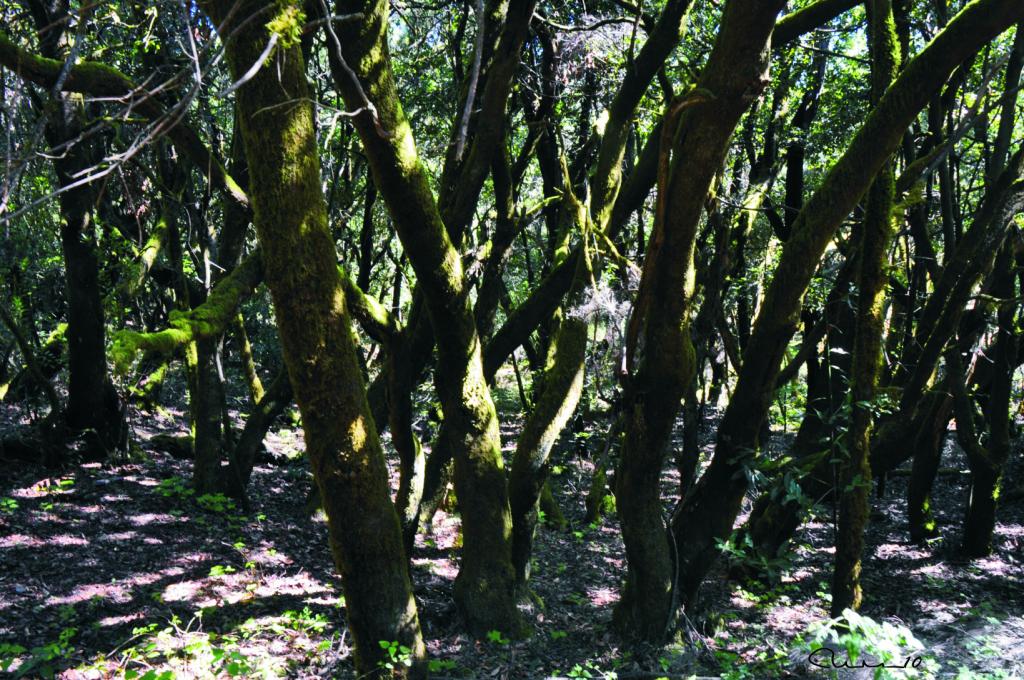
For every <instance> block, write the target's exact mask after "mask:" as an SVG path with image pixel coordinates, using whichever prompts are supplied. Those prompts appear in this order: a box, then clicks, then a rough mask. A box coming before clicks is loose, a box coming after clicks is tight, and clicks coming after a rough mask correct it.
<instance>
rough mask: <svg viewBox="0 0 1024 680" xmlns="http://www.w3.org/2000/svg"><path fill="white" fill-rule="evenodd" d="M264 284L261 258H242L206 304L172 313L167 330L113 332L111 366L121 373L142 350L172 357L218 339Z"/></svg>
mask: <svg viewBox="0 0 1024 680" xmlns="http://www.w3.org/2000/svg"><path fill="white" fill-rule="evenodd" d="M262 281H263V258H262V257H261V255H260V252H259V251H257V252H255V253H253V254H252V255H249V257H247V258H245V260H243V261H242V263H241V264H239V265H238V267H236V268H235V270H234V271H233V272H231V274H230V275H228V276H227V277H225V278H223V279H221V281H220V283H218V284H217V285H216V286H214V288H213V290H211V291H210V295H209V296H208V297H207V298H206V302H204V303H203V304H201V305H199V306H198V307H196V308H195V309H193V310H190V311H188V312H182V311H178V310H175V311H173V312H171V314H170V319H169V324H170V327H169V328H165V329H164V330H162V331H155V332H153V333H139V332H138V331H133V330H127V329H125V330H120V331H117V332H116V333H114V338H113V340H114V346H113V349H112V350H111V356H112V357H113V360H114V367H115V368H116V370H117V371H118V372H121V373H124V372H127V370H128V369H129V368H130V367H131V364H132V362H134V361H135V357H136V355H137V354H138V353H139V352H140V351H142V350H150V351H152V352H157V353H159V354H162V355H170V354H173V353H174V351H175V350H177V349H178V348H179V347H181V346H182V345H185V344H187V343H189V342H194V341H196V340H203V339H206V338H213V337H217V336H218V335H221V334H222V333H224V332H225V331H226V330H227V329H228V328H229V327H230V326H231V324H232V323H233V322H234V320H235V315H236V314H237V313H238V308H239V307H240V306H241V305H242V303H244V302H245V301H246V300H248V299H249V298H250V297H251V296H252V294H253V291H255V290H256V288H257V287H258V286H259V285H260V283H262Z"/></svg>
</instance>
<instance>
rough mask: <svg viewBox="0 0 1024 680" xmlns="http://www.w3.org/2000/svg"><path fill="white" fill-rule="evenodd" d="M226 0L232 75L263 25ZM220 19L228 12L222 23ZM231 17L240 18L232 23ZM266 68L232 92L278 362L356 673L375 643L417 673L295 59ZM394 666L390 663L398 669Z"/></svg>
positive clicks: (257, 52)
mask: <svg viewBox="0 0 1024 680" xmlns="http://www.w3.org/2000/svg"><path fill="white" fill-rule="evenodd" d="M234 4H235V3H233V2H231V0H210V1H209V2H204V3H203V4H202V6H203V8H204V10H205V11H206V12H207V13H208V14H209V15H210V17H211V19H212V20H213V21H214V22H215V23H216V24H218V25H220V26H221V30H222V31H226V32H230V33H231V35H232V39H231V40H230V41H228V42H227V43H226V45H225V47H226V51H227V57H228V62H229V65H230V67H231V72H232V74H233V76H234V77H235V78H236V79H237V78H240V77H241V76H242V75H243V74H245V73H246V72H247V71H248V70H249V68H250V67H251V66H252V65H253V64H254V63H256V62H257V60H260V59H262V57H261V53H262V52H263V49H264V47H265V46H266V44H267V42H268V40H270V39H271V34H270V30H269V29H268V28H267V25H268V24H266V23H264V22H263V21H246V20H247V19H249V18H251V17H252V16H253V15H255V14H256V13H258V12H261V11H262V10H263V9H264V7H263V5H261V4H260V3H258V2H256V1H255V0H250V1H246V2H243V3H242V4H241V5H240V6H238V7H237V10H236V11H234V12H233V13H232V8H233V5H234ZM274 11H275V12H276V13H277V14H276V15H275V16H274V17H273V19H274V20H275V21H274V22H271V23H270V25H273V24H274V23H275V22H276V23H280V24H283V25H285V26H287V25H288V24H289V22H291V23H296V24H298V25H300V26H301V25H302V23H303V18H302V17H303V15H302V9H301V5H296V4H294V3H290V2H285V3H282V4H280V5H277V6H275V8H274ZM228 17H231V19H228ZM240 22H242V23H240ZM277 40H278V41H279V44H278V46H277V47H276V48H275V50H274V53H273V54H272V55H271V57H270V59H271V62H272V63H271V64H270V65H267V66H264V67H263V68H261V69H260V70H259V71H258V72H257V73H256V75H255V76H254V77H252V78H251V79H250V80H249V81H248V82H246V83H245V84H243V85H242V86H241V87H240V88H239V89H238V90H237V100H236V101H237V107H238V109H237V110H238V115H239V117H240V119H241V133H242V139H243V141H244V144H245V152H246V158H247V159H248V163H249V173H250V178H251V186H252V192H253V197H252V198H253V207H254V215H255V218H254V223H255V225H256V231H257V235H258V237H259V240H260V243H261V246H262V248H263V252H264V253H266V254H267V255H266V257H265V262H264V266H265V272H266V280H267V284H268V287H269V288H270V292H271V296H272V298H273V302H274V312H275V317H276V319H277V325H278V331H279V334H280V337H281V346H282V350H283V354H284V359H285V364H286V366H287V368H288V374H289V377H290V379H291V384H292V385H293V386H294V387H295V393H296V394H295V396H296V400H297V401H298V404H299V410H300V412H301V413H302V422H303V429H304V431H305V437H306V446H307V453H308V455H309V459H310V464H311V467H312V469H313V474H314V478H315V479H316V483H317V486H318V487H319V488H320V493H321V497H322V498H323V501H324V509H325V510H326V512H327V518H328V532H329V537H330V541H331V548H332V553H333V556H334V561H335V565H336V566H337V568H338V570H339V572H340V573H341V578H342V583H343V586H344V590H345V599H346V603H347V614H348V622H349V625H350V627H351V630H352V634H353V638H354V640H355V661H356V669H357V671H358V672H359V673H360V674H362V675H365V676H368V677H383V676H385V675H390V674H391V673H390V672H389V671H386V670H384V668H383V667H382V662H385V661H387V660H388V658H387V654H386V653H385V652H384V650H382V649H381V647H380V645H379V643H380V642H381V641H382V640H383V641H395V642H399V643H400V644H402V645H405V646H407V647H409V648H410V649H411V650H412V652H411V653H412V655H413V658H414V660H415V661H414V663H413V666H412V667H411V668H410V669H409V672H410V673H411V674H413V675H417V676H425V674H426V669H425V662H424V661H425V660H424V655H425V650H424V646H423V639H422V636H421V634H420V628H419V621H418V618H417V614H416V605H415V602H414V601H413V597H412V589H411V585H410V582H409V575H408V570H407V568H406V558H405V553H404V551H403V550H402V539H401V528H400V526H399V522H398V515H397V514H396V513H395V509H394V506H393V505H392V504H391V499H390V496H389V490H388V483H387V468H386V466H385V463H384V456H383V452H382V450H381V445H380V442H379V440H378V438H377V430H376V427H375V425H374V422H373V420H372V418H371V416H370V412H369V407H368V404H367V401H366V388H365V384H364V382H363V378H362V373H361V371H360V368H359V363H358V359H357V356H356V348H355V343H354V340H353V336H352V328H351V321H350V318H349V313H348V309H347V306H346V302H345V294H344V290H343V286H342V280H341V276H340V275H339V272H338V268H337V265H336V263H335V257H336V256H335V248H334V243H333V241H332V239H331V236H330V232H329V230H328V225H327V211H326V204H325V202H324V197H323V193H322V191H321V188H320V164H319V157H318V152H317V145H316V137H315V131H314V121H313V107H312V103H311V101H312V100H311V99H310V95H309V92H308V86H307V83H306V76H305V71H304V68H305V67H304V63H303V58H302V54H301V51H300V50H299V47H298V45H297V44H290V41H288V39H287V36H286V35H281V36H278V38H277ZM399 672H401V671H399Z"/></svg>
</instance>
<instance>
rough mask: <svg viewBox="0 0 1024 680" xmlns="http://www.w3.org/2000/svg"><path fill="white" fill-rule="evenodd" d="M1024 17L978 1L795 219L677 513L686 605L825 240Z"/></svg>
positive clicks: (728, 515) (915, 68) (739, 485)
mask: <svg viewBox="0 0 1024 680" xmlns="http://www.w3.org/2000/svg"><path fill="white" fill-rule="evenodd" d="M1021 17H1024V5H1022V4H1021V3H1019V2H1018V1H1017V0H975V1H974V2H971V3H969V4H968V5H967V6H966V7H965V8H964V9H963V11H961V12H960V14H958V15H957V16H956V17H955V18H954V19H953V20H952V21H951V22H950V23H949V25H948V26H947V27H946V29H945V30H943V31H942V32H941V33H939V34H938V35H937V36H936V37H935V39H934V40H933V41H932V42H931V43H930V44H929V45H928V46H927V47H926V48H925V49H924V50H923V51H922V52H921V53H920V54H918V55H917V57H915V58H914V59H913V60H911V61H910V62H909V64H908V65H907V67H906V68H905V69H904V70H903V72H902V74H901V75H900V77H899V78H897V80H896V82H895V83H894V84H893V86H892V87H890V88H889V90H888V92H886V95H885V96H884V97H883V98H882V101H881V102H879V104H878V106H876V107H874V108H873V109H872V111H871V113H870V114H869V115H868V117H867V119H866V120H865V122H864V124H863V125H862V126H861V128H860V130H859V131H858V132H857V134H856V135H855V136H854V138H853V140H852V141H851V143H850V146H849V148H848V149H847V151H846V152H845V153H844V154H843V156H842V157H841V158H840V160H839V161H838V162H837V163H836V164H835V165H833V167H832V168H831V170H830V171H829V172H828V174H827V175H826V176H825V178H824V179H823V181H822V183H821V185H820V187H819V188H818V190H817V191H815V193H814V194H813V195H812V196H811V198H810V199H809V200H808V201H807V203H806V204H805V206H804V208H803V210H801V211H800V215H799V216H798V217H797V219H796V221H795V222H794V223H793V227H792V232H791V234H790V237H789V239H788V240H787V241H786V244H785V246H784V248H783V251H782V256H781V258H780V260H779V264H778V266H777V267H776V270H775V274H774V276H773V279H772V282H771V285H770V286H769V288H768V290H767V292H766V295H765V298H764V302H763V304H762V306H761V309H760V312H759V313H758V316H757V320H756V321H755V324H754V329H753V331H752V333H751V338H750V343H749V344H748V346H747V350H746V351H745V352H744V355H743V364H742V366H741V367H740V372H739V379H738V381H737V385H736V389H735V390H734V391H733V395H732V399H731V400H730V402H729V406H728V408H727V409H726V412H725V415H724V417H723V419H722V422H721V424H720V425H719V428H718V437H717V442H716V445H715V454H714V457H713V458H712V462H711V465H710V467H709V468H708V470H707V472H706V473H705V474H704V476H703V477H702V478H701V480H700V481H699V482H698V483H697V486H696V488H695V489H694V491H693V493H692V494H691V495H690V497H689V498H688V499H687V500H686V502H685V503H684V504H683V506H682V507H681V508H680V509H679V511H678V512H677V513H676V514H675V517H674V519H673V526H674V530H675V534H676V537H677V539H676V545H677V546H678V547H679V561H678V574H679V584H678V587H679V588H680V589H681V590H682V600H683V602H684V603H687V604H689V603H692V602H693V601H694V600H695V598H696V595H697V590H698V588H699V586H700V584H701V582H702V581H703V580H704V577H705V575H706V574H707V572H708V570H709V569H710V567H711V565H712V564H713V563H714V560H715V558H716V551H715V543H716V541H719V540H724V539H725V538H726V537H728V535H729V533H730V531H731V530H732V527H733V523H734V521H735V519H736V516H737V515H738V514H739V510H740V506H741V504H742V501H743V497H744V495H745V493H746V490H747V483H746V476H745V475H744V474H743V469H744V467H746V466H749V465H750V464H751V463H752V462H753V461H754V460H755V457H756V445H757V435H758V431H759V430H760V428H761V423H762V422H763V421H764V419H765V417H766V416H767V414H768V408H769V404H770V403H771V399H772V396H773V394H774V385H775V380H776V377H777V375H778V372H779V365H780V363H781V361H782V357H783V354H784V352H785V349H786V346H787V344H788V343H789V340H790V338H791V337H792V335H793V332H794V330H795V328H796V323H797V321H798V319H799V313H800V307H801V302H802V299H803V295H804V292H805V291H806V289H807V285H808V283H809V282H810V279H811V276H812V275H813V273H814V271H815V269H816V268H817V265H818V262H819V261H820V259H821V256H822V254H823V253H824V251H825V247H826V245H827V244H828V243H829V241H831V239H832V237H833V235H834V234H835V231H836V230H837V229H838V228H839V225H840V224H841V223H842V221H843V220H844V219H845V218H846V216H847V215H848V214H849V213H850V211H851V210H853V208H854V206H855V205H856V204H857V202H858V200H859V199H860V198H861V196H863V195H864V193H865V192H866V191H867V189H868V186H869V185H870V184H871V181H872V180H873V179H874V177H875V175H876V174H877V173H878V171H879V169H880V168H881V167H882V165H883V163H884V162H885V161H886V159H887V158H889V156H891V155H892V153H893V152H895V150H896V149H897V148H898V146H899V143H900V140H901V139H902V137H903V132H904V131H905V129H906V128H907V126H908V125H909V124H910V122H911V121H912V120H913V118H914V117H915V116H916V115H917V114H918V112H920V111H921V109H922V108H924V106H925V105H926V104H927V103H928V100H929V99H930V98H931V96H932V94H933V93H934V92H935V91H936V90H938V88H939V87H941V85H942V83H944V82H945V81H946V79H947V78H948V77H949V74H950V73H951V72H952V71H953V69H955V68H956V67H957V66H958V65H959V64H960V63H961V62H962V61H963V60H964V59H966V58H967V57H968V56H969V55H971V54H974V51H975V50H977V48H978V47H979V46H980V45H982V44H984V43H985V42H987V41H989V40H991V39H992V38H993V37H995V36H996V35H998V34H999V33H1001V32H1002V31H1004V30H1005V29H1006V28H1007V27H1009V26H1010V25H1011V24H1013V23H1014V22H1016V21H1019V20H1020V19H1021Z"/></svg>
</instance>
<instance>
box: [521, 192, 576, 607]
mask: <svg viewBox="0 0 1024 680" xmlns="http://www.w3.org/2000/svg"><path fill="white" fill-rule="evenodd" d="M562 200H563V205H562V210H561V211H560V212H561V213H562V214H563V216H566V215H568V216H572V217H574V218H575V219H574V220H573V221H575V222H576V223H578V224H579V225H580V226H581V227H582V229H581V232H582V236H583V238H584V239H587V238H590V235H589V234H588V233H587V224H588V223H589V219H588V215H587V212H586V207H585V206H583V205H582V204H580V203H579V201H577V200H576V198H575V196H572V195H571V192H569V191H567V192H566V193H565V194H564V195H563V199H562ZM590 265H591V260H590V255H589V253H588V252H586V247H584V254H583V256H582V257H580V258H578V259H577V264H576V273H575V275H574V277H573V285H572V288H571V289H570V291H569V296H568V298H567V305H568V312H567V313H566V314H565V316H564V317H563V318H562V319H561V323H560V324H559V325H558V330H557V331H556V333H555V335H554V337H553V339H552V347H551V351H550V360H549V365H548V366H547V367H546V369H545V372H544V378H543V381H542V384H541V388H540V389H541V391H540V396H539V398H538V399H537V402H536V404H535V405H534V408H533V411H532V412H531V413H530V416H529V417H528V418H527V420H526V424H525V425H524V426H523V431H522V432H521V433H520V435H519V441H518V442H517V443H516V451H515V456H514V458H513V462H512V473H511V476H510V478H509V499H510V502H511V508H512V565H513V567H514V568H515V573H516V582H517V585H518V586H519V588H520V590H521V591H524V590H525V587H526V584H527V581H528V580H529V578H530V556H531V554H532V552H533V535H534V531H535V530H536V526H537V509H538V503H539V502H540V499H541V495H542V490H543V489H544V485H545V484H546V483H547V480H548V472H549V470H550V463H549V454H550V453H551V447H552V446H554V444H555V442H556V441H557V440H558V436H559V435H560V434H561V432H562V428H564V427H565V425H566V423H567V422H568V421H569V418H570V417H571V416H572V414H573V413H574V412H575V411H576V406H577V404H578V403H579V400H580V396H581V394H582V392H583V374H584V367H585V363H586V353H587V326H588V323H587V321H586V319H584V318H581V317H580V316H578V315H576V314H575V313H574V312H575V308H576V307H577V306H578V305H580V304H581V303H583V302H585V299H584V296H585V294H586V291H587V289H588V287H589V284H590V280H591V276H592V271H591V266H590Z"/></svg>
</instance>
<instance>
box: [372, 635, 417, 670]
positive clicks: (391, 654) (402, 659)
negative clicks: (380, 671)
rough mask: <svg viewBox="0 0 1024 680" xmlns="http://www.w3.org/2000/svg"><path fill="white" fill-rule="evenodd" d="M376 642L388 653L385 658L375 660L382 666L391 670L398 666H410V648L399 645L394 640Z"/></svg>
mask: <svg viewBox="0 0 1024 680" xmlns="http://www.w3.org/2000/svg"><path fill="white" fill-rule="evenodd" d="M377 644H379V645H380V648H381V649H383V650H384V652H385V653H386V654H387V655H388V658H387V660H385V661H378V662H377V663H378V664H379V665H380V666H381V667H382V668H387V669H388V670H393V669H395V668H398V667H399V666H405V667H406V668H408V667H410V666H412V650H411V649H409V648H408V647H406V646H405V645H400V644H398V642H396V641H394V640H391V641H388V640H381V641H380V642H378V643H377Z"/></svg>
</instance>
